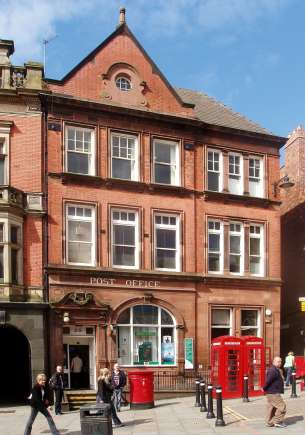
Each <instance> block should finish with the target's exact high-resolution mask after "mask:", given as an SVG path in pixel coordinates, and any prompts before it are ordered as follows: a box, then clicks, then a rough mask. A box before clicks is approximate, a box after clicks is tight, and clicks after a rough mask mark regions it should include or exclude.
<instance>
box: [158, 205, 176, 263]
mask: <svg viewBox="0 0 305 435" xmlns="http://www.w3.org/2000/svg"><path fill="white" fill-rule="evenodd" d="M154 227H155V234H154V240H155V246H154V264H155V268H156V269H163V270H176V271H179V270H180V217H179V216H178V215H171V214H159V213H158V214H155V216H154Z"/></svg>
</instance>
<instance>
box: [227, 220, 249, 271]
mask: <svg viewBox="0 0 305 435" xmlns="http://www.w3.org/2000/svg"><path fill="white" fill-rule="evenodd" d="M232 224H233V225H240V232H238V231H231V225H232ZM231 235H232V236H240V255H239V257H240V271H239V272H231V271H230V274H232V275H243V274H244V270H245V229H244V224H243V222H239V221H230V222H229V253H228V254H229V269H230V257H231V255H234V256H236V257H237V256H238V254H234V253H233V254H231V243H230V237H231Z"/></svg>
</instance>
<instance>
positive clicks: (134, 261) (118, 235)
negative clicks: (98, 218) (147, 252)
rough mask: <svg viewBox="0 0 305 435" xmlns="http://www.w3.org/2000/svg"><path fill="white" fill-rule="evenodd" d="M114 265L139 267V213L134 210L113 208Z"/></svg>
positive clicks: (112, 253) (112, 255) (112, 251)
mask: <svg viewBox="0 0 305 435" xmlns="http://www.w3.org/2000/svg"><path fill="white" fill-rule="evenodd" d="M111 226H112V231H111V233H112V249H111V257H112V266H114V267H126V268H134V269H137V268H138V267H139V237H138V213H137V212H136V211H134V210H125V209H113V210H112V211H111Z"/></svg>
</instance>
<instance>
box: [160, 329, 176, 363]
mask: <svg viewBox="0 0 305 435" xmlns="http://www.w3.org/2000/svg"><path fill="white" fill-rule="evenodd" d="M174 363H175V343H174V329H173V328H162V329H161V364H164V365H166V364H174Z"/></svg>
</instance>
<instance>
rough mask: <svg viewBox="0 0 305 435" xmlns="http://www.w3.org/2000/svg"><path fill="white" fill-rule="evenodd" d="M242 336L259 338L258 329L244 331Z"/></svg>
mask: <svg viewBox="0 0 305 435" xmlns="http://www.w3.org/2000/svg"><path fill="white" fill-rule="evenodd" d="M241 335H254V336H255V337H257V336H258V329H257V328H246V329H242V330H241Z"/></svg>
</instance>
